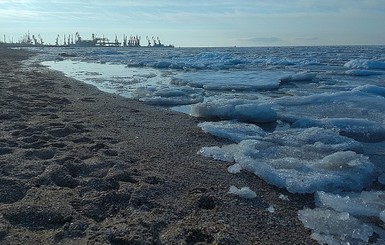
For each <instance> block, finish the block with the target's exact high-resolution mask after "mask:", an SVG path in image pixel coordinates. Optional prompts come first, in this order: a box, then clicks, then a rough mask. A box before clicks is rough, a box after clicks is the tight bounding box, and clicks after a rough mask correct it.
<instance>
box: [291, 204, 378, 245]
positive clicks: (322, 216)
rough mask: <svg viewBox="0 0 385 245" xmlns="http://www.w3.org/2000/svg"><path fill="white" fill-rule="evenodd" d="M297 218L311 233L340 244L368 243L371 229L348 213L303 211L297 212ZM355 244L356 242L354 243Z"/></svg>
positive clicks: (320, 210) (321, 210)
mask: <svg viewBox="0 0 385 245" xmlns="http://www.w3.org/2000/svg"><path fill="white" fill-rule="evenodd" d="M298 218H299V219H300V220H301V221H302V223H303V224H304V226H305V227H306V228H309V229H312V230H313V232H315V233H318V234H322V235H326V236H330V237H333V238H334V239H337V238H338V239H340V240H342V241H341V242H351V243H352V244H354V241H355V240H358V242H359V241H364V242H368V241H369V237H370V236H372V234H373V228H372V227H370V226H369V225H367V224H365V223H363V222H361V221H360V220H358V219H356V218H355V217H353V216H351V215H350V214H349V213H345V212H342V213H340V212H337V211H334V210H328V209H320V208H316V209H303V210H300V211H298ZM356 242H357V241H356Z"/></svg>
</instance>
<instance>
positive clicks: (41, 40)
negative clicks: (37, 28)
mask: <svg viewBox="0 0 385 245" xmlns="http://www.w3.org/2000/svg"><path fill="white" fill-rule="evenodd" d="M37 38H38V39H39V40H40V44H41V45H44V42H43V38H42V37H41V36H40V34H38V35H37Z"/></svg>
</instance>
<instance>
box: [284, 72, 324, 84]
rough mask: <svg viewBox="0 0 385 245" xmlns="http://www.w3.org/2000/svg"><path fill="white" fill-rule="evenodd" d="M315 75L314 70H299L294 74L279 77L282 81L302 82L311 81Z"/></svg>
mask: <svg viewBox="0 0 385 245" xmlns="http://www.w3.org/2000/svg"><path fill="white" fill-rule="evenodd" d="M316 76H317V74H316V73H314V72H299V73H296V74H294V75H290V76H287V77H284V78H281V81H282V82H304V81H309V82H311V81H313V80H314V78H315V77H316Z"/></svg>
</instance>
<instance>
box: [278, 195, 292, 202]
mask: <svg viewBox="0 0 385 245" xmlns="http://www.w3.org/2000/svg"><path fill="white" fill-rule="evenodd" d="M278 198H279V199H281V200H284V201H290V199H289V197H288V196H287V195H284V194H279V197H278Z"/></svg>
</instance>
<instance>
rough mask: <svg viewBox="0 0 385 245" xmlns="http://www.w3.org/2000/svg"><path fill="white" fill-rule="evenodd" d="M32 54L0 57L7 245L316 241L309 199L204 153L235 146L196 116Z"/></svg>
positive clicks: (2, 237)
mask: <svg viewBox="0 0 385 245" xmlns="http://www.w3.org/2000/svg"><path fill="white" fill-rule="evenodd" d="M33 55H34V54H33V53H28V52H26V51H23V50H11V49H5V48H0V57H1V59H0V84H1V85H0V105H1V107H0V109H1V111H0V127H1V128H0V131H1V135H0V214H1V215H0V243H1V244H198V243H199V244H228V245H230V244H316V242H315V241H314V240H312V239H311V238H310V234H311V232H310V231H309V230H307V229H305V228H304V227H303V225H302V223H301V222H300V221H299V219H298V216H297V215H298V214H297V212H298V210H300V209H303V208H304V207H309V208H312V207H314V201H313V195H299V194H295V195H294V194H291V193H289V192H287V191H286V190H284V189H279V188H277V187H274V186H271V185H268V184H266V183H265V182H264V181H262V180H261V179H259V178H256V177H255V176H254V175H253V174H251V173H247V172H245V171H243V172H241V173H240V174H230V173H228V171H227V167H228V166H229V165H228V164H226V163H223V162H219V161H214V160H211V159H209V158H205V157H203V156H201V155H199V154H197V152H198V151H199V149H200V148H201V147H203V146H216V145H223V144H227V143H229V142H227V141H224V140H223V139H219V138H216V137H214V136H211V135H209V134H205V133H204V132H203V131H202V130H201V129H200V128H199V127H198V126H197V124H198V123H199V119H198V118H192V117H190V116H188V115H186V114H182V113H177V112H173V111H171V110H166V109H164V108H160V107H153V106H149V105H145V104H143V103H140V102H138V101H135V100H132V99H127V98H123V97H120V96H117V95H113V94H108V93H104V92H101V91H99V90H98V89H96V88H95V87H93V86H90V85H86V84H84V83H82V82H79V81H77V80H74V79H71V78H68V77H65V76H64V75H63V74H61V73H59V72H54V71H51V70H49V69H47V68H45V67H43V66H41V65H39V64H37V63H34V62H33V61H32V60H28V59H29V58H30V57H32V56H33ZM232 185H234V186H237V187H238V188H241V187H244V186H248V187H250V189H252V190H253V191H255V192H256V194H257V196H256V198H254V199H242V198H240V197H238V196H236V195H232V194H229V193H228V191H229V188H230V186H232ZM283 197H284V198H283ZM272 207H274V208H273V209H272Z"/></svg>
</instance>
